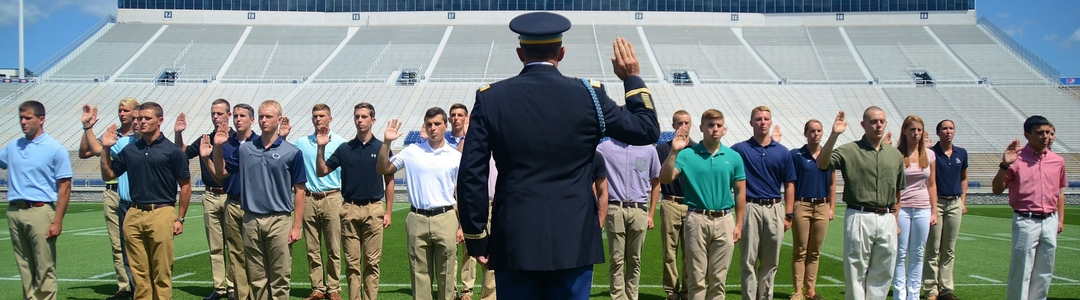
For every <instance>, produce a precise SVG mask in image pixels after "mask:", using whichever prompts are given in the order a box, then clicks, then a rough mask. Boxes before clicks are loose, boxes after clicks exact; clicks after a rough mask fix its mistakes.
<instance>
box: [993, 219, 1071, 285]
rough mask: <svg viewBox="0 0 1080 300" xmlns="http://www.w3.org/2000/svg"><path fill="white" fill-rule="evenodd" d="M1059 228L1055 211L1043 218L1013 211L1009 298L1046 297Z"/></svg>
mask: <svg viewBox="0 0 1080 300" xmlns="http://www.w3.org/2000/svg"><path fill="white" fill-rule="evenodd" d="M1059 201H1060V200H1059ZM1057 229H1058V215H1057V214H1056V213H1055V214H1053V215H1051V216H1050V217H1049V218H1046V219H1042V220H1039V219H1034V218H1028V217H1021V216H1019V215H1017V214H1013V224H1012V255H1011V258H1010V260H1009V277H1008V279H1009V281H1008V286H1007V287H1006V288H1005V291H1006V292H1005V294H1006V299H1009V300H1035V299H1046V294H1047V293H1049V292H1050V281H1051V279H1052V277H1053V276H1054V254H1055V252H1056V249H1057V234H1058V233H1057Z"/></svg>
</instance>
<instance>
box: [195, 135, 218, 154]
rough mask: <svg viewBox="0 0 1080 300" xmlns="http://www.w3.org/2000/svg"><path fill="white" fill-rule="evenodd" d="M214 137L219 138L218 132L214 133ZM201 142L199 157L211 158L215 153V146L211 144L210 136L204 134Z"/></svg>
mask: <svg viewBox="0 0 1080 300" xmlns="http://www.w3.org/2000/svg"><path fill="white" fill-rule="evenodd" d="M214 137H217V133H216V132H215V133H214ZM200 141H202V142H201V143H199V156H202V157H210V155H211V154H213V153H214V145H213V144H211V143H210V135H209V134H204V135H203V136H202V139H201V140H200Z"/></svg>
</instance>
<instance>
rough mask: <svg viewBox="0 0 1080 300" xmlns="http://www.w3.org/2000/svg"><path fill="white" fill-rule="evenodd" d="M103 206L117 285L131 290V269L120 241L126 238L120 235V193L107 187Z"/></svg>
mask: <svg viewBox="0 0 1080 300" xmlns="http://www.w3.org/2000/svg"><path fill="white" fill-rule="evenodd" d="M101 196H102V198H103V200H102V206H103V209H102V210H103V211H104V212H105V228H106V231H108V233H109V244H110V245H111V246H112V261H113V269H114V270H116V286H117V288H118V289H119V290H120V291H127V292H130V291H131V274H130V272H131V270H129V268H130V267H129V266H125V265H126V264H127V259H126V258H125V254H124V247H123V245H121V244H120V243H121V242H122V240H123V239H124V237H123V236H121V235H120V223H121V222H122V221H123V220H121V219H120V217H119V214H118V213H117V212H118V211H119V210H120V194H118V193H117V192H116V191H114V190H110V189H105V192H102V193H101Z"/></svg>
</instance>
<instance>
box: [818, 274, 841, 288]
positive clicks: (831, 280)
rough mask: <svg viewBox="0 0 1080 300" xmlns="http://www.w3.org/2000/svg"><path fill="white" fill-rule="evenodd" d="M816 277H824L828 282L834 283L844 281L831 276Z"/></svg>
mask: <svg viewBox="0 0 1080 300" xmlns="http://www.w3.org/2000/svg"><path fill="white" fill-rule="evenodd" d="M818 277H821V279H825V280H827V281H829V282H832V283H836V284H840V283H844V282H843V281H840V280H837V279H836V278H832V276H818ZM819 286H820V285H819Z"/></svg>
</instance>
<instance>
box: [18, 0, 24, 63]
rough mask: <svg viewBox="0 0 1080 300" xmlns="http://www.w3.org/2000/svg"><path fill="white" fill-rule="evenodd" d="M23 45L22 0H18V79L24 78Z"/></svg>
mask: <svg viewBox="0 0 1080 300" xmlns="http://www.w3.org/2000/svg"><path fill="white" fill-rule="evenodd" d="M24 47H25V45H24V44H23V0H19V79H23V78H26V64H25V63H24V61H23V58H24V57H25V52H26V51H25V48H24Z"/></svg>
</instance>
